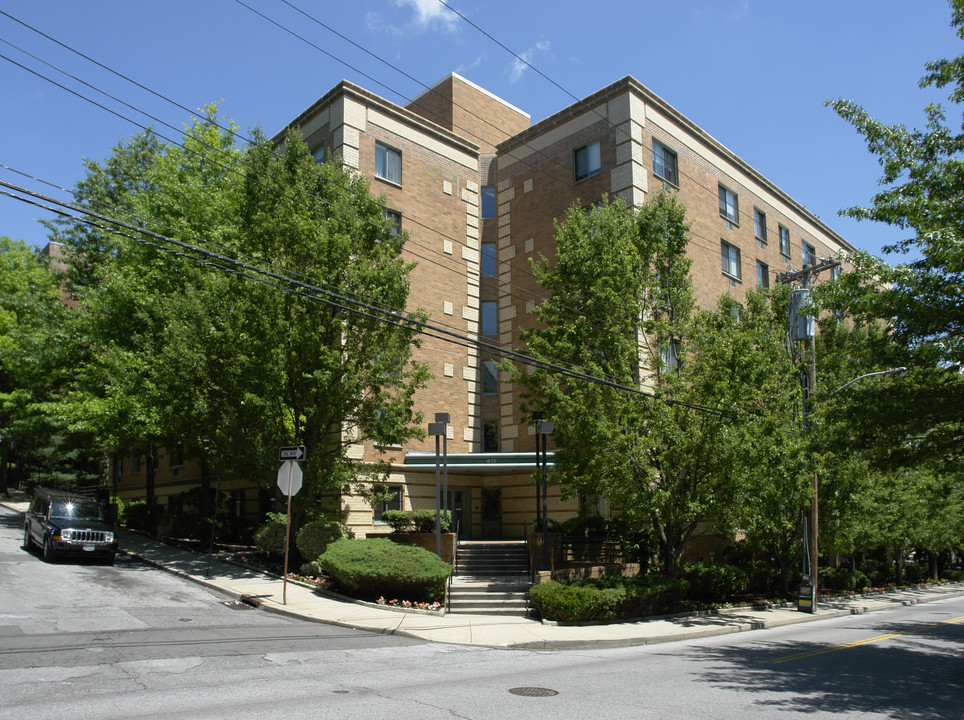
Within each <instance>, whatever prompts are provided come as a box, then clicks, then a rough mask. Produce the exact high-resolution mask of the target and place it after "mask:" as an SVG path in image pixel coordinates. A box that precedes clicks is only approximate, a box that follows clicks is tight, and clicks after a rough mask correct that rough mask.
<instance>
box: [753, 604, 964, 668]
mask: <svg viewBox="0 0 964 720" xmlns="http://www.w3.org/2000/svg"><path fill="white" fill-rule="evenodd" d="M962 620H964V615H961V616H960V617H956V618H951V619H950V620H941V621H940V622H936V623H931V624H930V625H922V626H921V627H919V628H917V629H915V630H905V631H904V632H895V633H887V634H886V635H875V636H874V637H869V638H865V639H863V640H854V641H852V642H848V643H842V644H840V645H834V646H832V647H828V648H822V649H820V650H808V651H806V652H801V653H795V654H793V655H785V656H783V657H779V658H774V659H772V660H764V661H763V662H764V664H769V665H776V664H778V663H785V662H790V661H791V660H803V659H806V658H811V657H816V656H817V655H826V654H827V653H832V652H837V651H838V650H846V649H847V648H853V647H860V646H861V645H870V644H871V643H876V642H881V641H882V640H890V639H891V638H895V637H901V636H902V635H913V634H914V633H919V632H923V631H924V630H930V629H931V628H935V627H937V626H938V625H953V624H954V623H959V622H961V621H962Z"/></svg>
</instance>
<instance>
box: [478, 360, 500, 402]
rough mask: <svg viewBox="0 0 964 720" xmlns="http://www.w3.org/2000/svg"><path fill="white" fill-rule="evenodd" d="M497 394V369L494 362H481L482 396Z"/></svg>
mask: <svg viewBox="0 0 964 720" xmlns="http://www.w3.org/2000/svg"><path fill="white" fill-rule="evenodd" d="M498 392H499V369H498V368H497V367H496V366H495V360H483V361H482V394H483V395H497V394H498Z"/></svg>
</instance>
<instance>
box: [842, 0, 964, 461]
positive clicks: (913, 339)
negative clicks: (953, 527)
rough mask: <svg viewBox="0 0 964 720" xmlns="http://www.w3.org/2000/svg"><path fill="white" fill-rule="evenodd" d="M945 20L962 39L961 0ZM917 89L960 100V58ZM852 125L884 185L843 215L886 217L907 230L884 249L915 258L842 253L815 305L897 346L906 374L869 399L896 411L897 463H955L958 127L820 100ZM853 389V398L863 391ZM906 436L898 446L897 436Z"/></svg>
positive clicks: (963, 274)
mask: <svg viewBox="0 0 964 720" xmlns="http://www.w3.org/2000/svg"><path fill="white" fill-rule="evenodd" d="M950 5H951V10H952V21H951V24H952V26H953V27H954V28H955V29H956V32H957V35H958V36H959V37H961V38H964V0H952V1H951V3H950ZM926 70H927V74H926V75H925V76H924V77H923V79H922V80H921V82H920V84H921V86H922V87H936V88H945V87H949V88H950V89H951V92H950V100H951V102H952V103H954V104H955V105H959V104H960V103H961V102H962V101H964V56H958V57H957V58H954V59H951V60H936V61H933V62H930V63H928V64H927V66H926ZM829 105H830V106H831V107H832V108H833V110H834V111H835V112H836V113H837V114H838V115H839V116H840V117H842V118H843V119H844V120H846V121H847V122H849V123H850V124H851V125H853V126H854V128H856V130H857V132H858V133H859V134H860V135H861V136H863V138H864V139H865V141H866V142H867V147H868V149H869V151H870V152H871V154H873V155H875V156H877V158H878V160H879V162H880V164H881V167H882V168H883V174H882V177H881V180H880V183H881V185H883V186H884V189H882V190H881V191H880V192H879V193H877V195H875V196H874V198H873V200H872V203H871V204H870V205H869V206H868V207H853V208H850V209H848V210H845V211H843V214H845V215H848V216H850V217H854V218H858V219H866V220H873V221H877V222H883V223H887V224H889V225H893V226H895V227H898V228H901V229H902V230H906V231H907V232H908V237H907V238H906V239H904V240H902V241H900V242H898V243H896V244H894V245H893V246H890V247H887V248H885V252H886V253H887V254H889V255H896V256H898V257H899V256H900V255H901V254H902V253H905V252H907V251H910V250H914V251H916V253H917V254H918V258H917V259H912V260H909V261H906V262H901V263H898V264H896V265H893V266H892V265H889V264H888V263H886V262H884V261H883V260H881V259H879V258H875V257H873V256H871V255H869V254H866V253H859V252H858V253H854V254H852V255H851V256H849V257H848V260H849V261H850V262H851V263H852V264H853V266H854V269H853V271H852V272H849V273H846V274H845V275H844V276H843V277H842V278H841V279H840V280H839V281H838V282H836V283H831V284H829V287H828V288H827V290H826V291H825V295H824V302H825V303H826V304H828V305H831V306H835V307H838V308H841V309H846V310H848V311H849V312H851V313H852V314H853V316H854V317H855V318H856V319H857V320H858V321H863V322H867V323H874V322H880V321H883V322H884V323H886V324H887V326H888V329H889V332H890V334H891V336H892V337H893V339H894V341H895V343H896V344H897V345H898V346H901V347H905V348H907V351H908V362H907V363H905V364H907V365H908V367H910V370H911V372H910V373H909V378H908V379H909V381H908V382H903V383H899V384H897V383H895V384H893V385H892V386H890V387H889V388H887V389H886V390H885V391H884V395H883V396H881V397H880V398H879V399H880V400H881V401H883V402H885V403H886V404H887V405H888V406H889V407H891V408H893V407H899V408H901V410H902V412H900V413H893V412H890V413H886V414H885V415H881V416H879V417H881V418H882V419H884V420H885V421H886V422H887V425H888V427H887V428H884V430H885V431H887V430H889V431H891V432H892V435H893V436H894V438H895V439H896V437H901V436H902V440H900V441H896V442H894V443H892V445H891V447H892V448H894V450H895V451H897V454H898V456H899V461H902V462H906V461H914V462H917V461H921V460H927V459H929V458H935V457H940V458H942V459H943V460H944V463H945V465H946V466H947V467H955V468H957V469H958V470H959V469H960V467H961V462H962V454H961V448H962V447H964V422H962V416H961V408H962V407H964V377H962V376H961V371H962V369H964V304H962V303H961V294H962V287H964V158H962V151H964V133H962V132H961V131H960V126H959V125H958V124H957V123H954V122H948V120H947V110H946V109H945V107H944V106H943V105H941V104H931V105H928V106H927V108H926V109H925V115H926V126H925V128H924V129H909V128H907V127H906V126H904V125H887V124H884V123H882V122H880V121H879V120H876V119H874V118H873V117H872V116H871V114H870V113H869V112H868V111H867V110H866V109H864V108H863V107H862V106H861V105H859V104H858V103H856V102H854V101H853V100H845V99H838V100H834V101H831V102H829ZM869 397H870V392H869V389H867V388H862V389H861V390H860V391H858V392H857V393H856V394H855V399H864V398H869ZM908 437H909V438H913V444H912V446H911V448H910V449H908V446H907V443H906V438H908Z"/></svg>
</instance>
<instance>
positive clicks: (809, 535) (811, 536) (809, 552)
mask: <svg viewBox="0 0 964 720" xmlns="http://www.w3.org/2000/svg"><path fill="white" fill-rule="evenodd" d="M906 372H907V368H906V367H903V366H901V367H896V368H888V369H886V370H877V371H875V372H869V373H864V374H863V375H858V376H857V377H855V378H854V379H853V380H849V381H847V382H845V383H844V384H843V385H841V386H840V387H838V388H837V389H836V390H834V391H833V392H831V393H830V394H829V395H828V396H827V397H833V396H834V395H836V394H837V393H839V392H840V391H841V390H843V389H845V388H848V387H850V386H851V385H853V384H854V383H855V382H858V381H860V380H864V379H866V378H870V377H886V376H890V375H903V374H904V373H906ZM808 404H809V397H806V398H805V401H804V426H805V427H806V425H807V418H808V415H809V413H810V412H812V410H809V409H808ZM818 490H819V479H818V476H817V472H816V471H814V473H813V498H812V499H811V501H810V516H809V518H805V521H806V522H805V524H804V531H803V539H804V550H805V555H804V562H805V566H804V570H805V572H804V577H805V578H806V576H807V575H808V574H809V576H810V583H809V585H808V584H807V583H806V581H804V584H803V585H801V587H800V594H799V597H798V600H797V610H800V611H802V612H813V611H814V610H816V608H817V590H818V582H817V580H818V578H817V575H818V572H817V563H818V559H817V555H818V553H819V543H820V533H819V528H818V520H819V517H818V514H817V513H818V503H817V500H818V498H817V492H818ZM808 526H809V527H808ZM807 566H809V568H808V567H807ZM807 569H809V571H810V572H809V573H807V572H806V570H807ZM805 591H806V592H807V594H808V595H809V598H808V599H807V598H805V597H804V592H805ZM807 600H809V602H808V601H807Z"/></svg>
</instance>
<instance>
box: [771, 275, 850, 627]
mask: <svg viewBox="0 0 964 720" xmlns="http://www.w3.org/2000/svg"><path fill="white" fill-rule="evenodd" d="M839 266H840V261H838V260H822V261H820V262H819V263H817V264H816V265H809V266H807V267H804V268H803V269H802V270H792V271H787V272H784V273H780V274H778V275H777V282H781V283H796V282H798V283H800V287H801V288H802V289H805V290H809V288H810V287H811V286H812V283H813V281H814V280H815V279H816V277H817V276H818V275H819V274H820V273H821V272H823V271H824V270H832V269H833V268H835V267H839ZM792 331H793V328H791V333H792ZM805 335H806V336H805V337H804V338H803V339H804V340H805V342H806V344H807V351H808V353H809V356H810V365H809V367H808V368H807V372H806V373H804V374H803V375H801V377H800V389H801V393H802V398H803V413H802V415H803V428H804V430H806V429H807V428H809V426H810V423H811V419H810V415H811V413H812V412H813V406H812V395H813V392H814V390H815V389H816V387H817V342H816V328H815V327H814V329H813V331H812V332H807V333H806V334H805ZM794 339H799V338H793V337H792V335H791V340H794ZM811 482H812V488H813V493H812V495H811V498H810V512H809V514H808V517H807V518H806V520H807V522H806V524H805V527H804V539H805V541H806V545H805V548H804V550H805V557H806V559H807V568H806V569H807V570H808V571H809V572H807V573H804V575H807V574H809V576H810V583H811V584H812V585H813V601H812V605H811V608H810V610H811V612H813V611H815V610H816V608H817V592H818V589H819V585H818V582H817V580H818V557H817V556H818V554H819V544H820V532H819V520H820V505H819V494H820V478H819V477H818V475H817V471H816V469H814V471H813V479H812V481H811ZM801 609H802V608H801Z"/></svg>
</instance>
